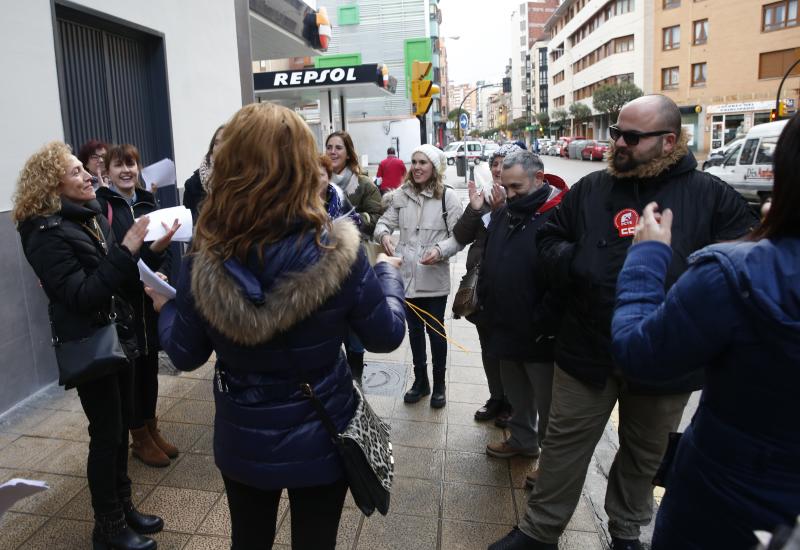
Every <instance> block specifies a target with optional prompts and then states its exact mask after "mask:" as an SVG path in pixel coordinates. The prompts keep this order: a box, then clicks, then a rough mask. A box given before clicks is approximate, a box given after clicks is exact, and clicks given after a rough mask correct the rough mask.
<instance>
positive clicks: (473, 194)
mask: <svg viewBox="0 0 800 550" xmlns="http://www.w3.org/2000/svg"><path fill="white" fill-rule="evenodd" d="M467 191H468V192H469V205H470V207H471V208H472V209H473V210H476V211H477V210H480V209H481V208H483V203H484V198H483V189H482V188H481V189H478V186H477V185H475V182H474V181H470V182H469V183H468V184H467Z"/></svg>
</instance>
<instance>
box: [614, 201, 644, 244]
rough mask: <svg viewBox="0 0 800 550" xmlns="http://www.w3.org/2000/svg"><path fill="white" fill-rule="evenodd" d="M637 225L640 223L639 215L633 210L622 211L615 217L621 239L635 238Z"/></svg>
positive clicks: (615, 224) (615, 225)
mask: <svg viewBox="0 0 800 550" xmlns="http://www.w3.org/2000/svg"><path fill="white" fill-rule="evenodd" d="M637 223H639V214H638V212H636V210H634V209H633V208H626V209H625V210H620V211H619V212H617V215H616V216H614V227H616V228H617V231H618V232H619V236H620V237H633V233H634V231H635V230H636V224H637Z"/></svg>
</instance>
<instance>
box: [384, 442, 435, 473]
mask: <svg viewBox="0 0 800 550" xmlns="http://www.w3.org/2000/svg"><path fill="white" fill-rule="evenodd" d="M392 452H393V454H394V474H395V475H396V476H402V477H416V478H421V479H442V464H443V463H444V451H443V450H441V449H423V448H420V447H406V446H404V445H394V444H393V445H392Z"/></svg>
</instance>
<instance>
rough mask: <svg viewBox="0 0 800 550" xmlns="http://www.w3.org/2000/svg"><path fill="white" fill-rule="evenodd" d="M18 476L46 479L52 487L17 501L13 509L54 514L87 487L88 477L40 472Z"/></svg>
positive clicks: (30, 512)
mask: <svg viewBox="0 0 800 550" xmlns="http://www.w3.org/2000/svg"><path fill="white" fill-rule="evenodd" d="M17 477H24V478H26V479H36V480H39V481H44V482H46V483H47V485H48V486H49V487H50V488H49V489H48V490H46V491H42V492H41V493H36V494H35V495H32V496H29V497H28V498H25V499H23V500H21V501H19V502H17V503H16V504H14V506H12V507H11V510H13V511H14V512H27V513H29V514H41V515H45V516H52V515H53V514H55V513H56V512H57V511H58V510H60V509H61V508H62V507H63V506H64V505H65V504H66V503H67V502H69V501H70V500H72V498H73V497H74V496H75V495H77V494H78V493H79V492H80V490H81V489H83V488H84V487H86V478H84V477H72V476H62V475H57V474H44V473H38V472H36V473H34V472H26V473H25V474H23V475H21V476H17Z"/></svg>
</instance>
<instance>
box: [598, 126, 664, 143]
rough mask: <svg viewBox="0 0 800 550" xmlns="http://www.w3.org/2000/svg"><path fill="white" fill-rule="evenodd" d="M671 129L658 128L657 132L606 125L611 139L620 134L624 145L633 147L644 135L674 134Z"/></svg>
mask: <svg viewBox="0 0 800 550" xmlns="http://www.w3.org/2000/svg"><path fill="white" fill-rule="evenodd" d="M674 133H675V132H673V131H672V130H659V131H658V132H637V131H636V130H625V131H623V130H620V129H619V127H618V126H617V125H613V126H609V127H608V135H609V136H611V140H612V141H617V140H618V139H619V138H620V136H621V137H622V140H623V141H624V142H625V145H628V146H630V147H633V146H634V145H637V144H638V143H639V140H640V139H642V138H646V137H653V136H663V135H665V134H674Z"/></svg>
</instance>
